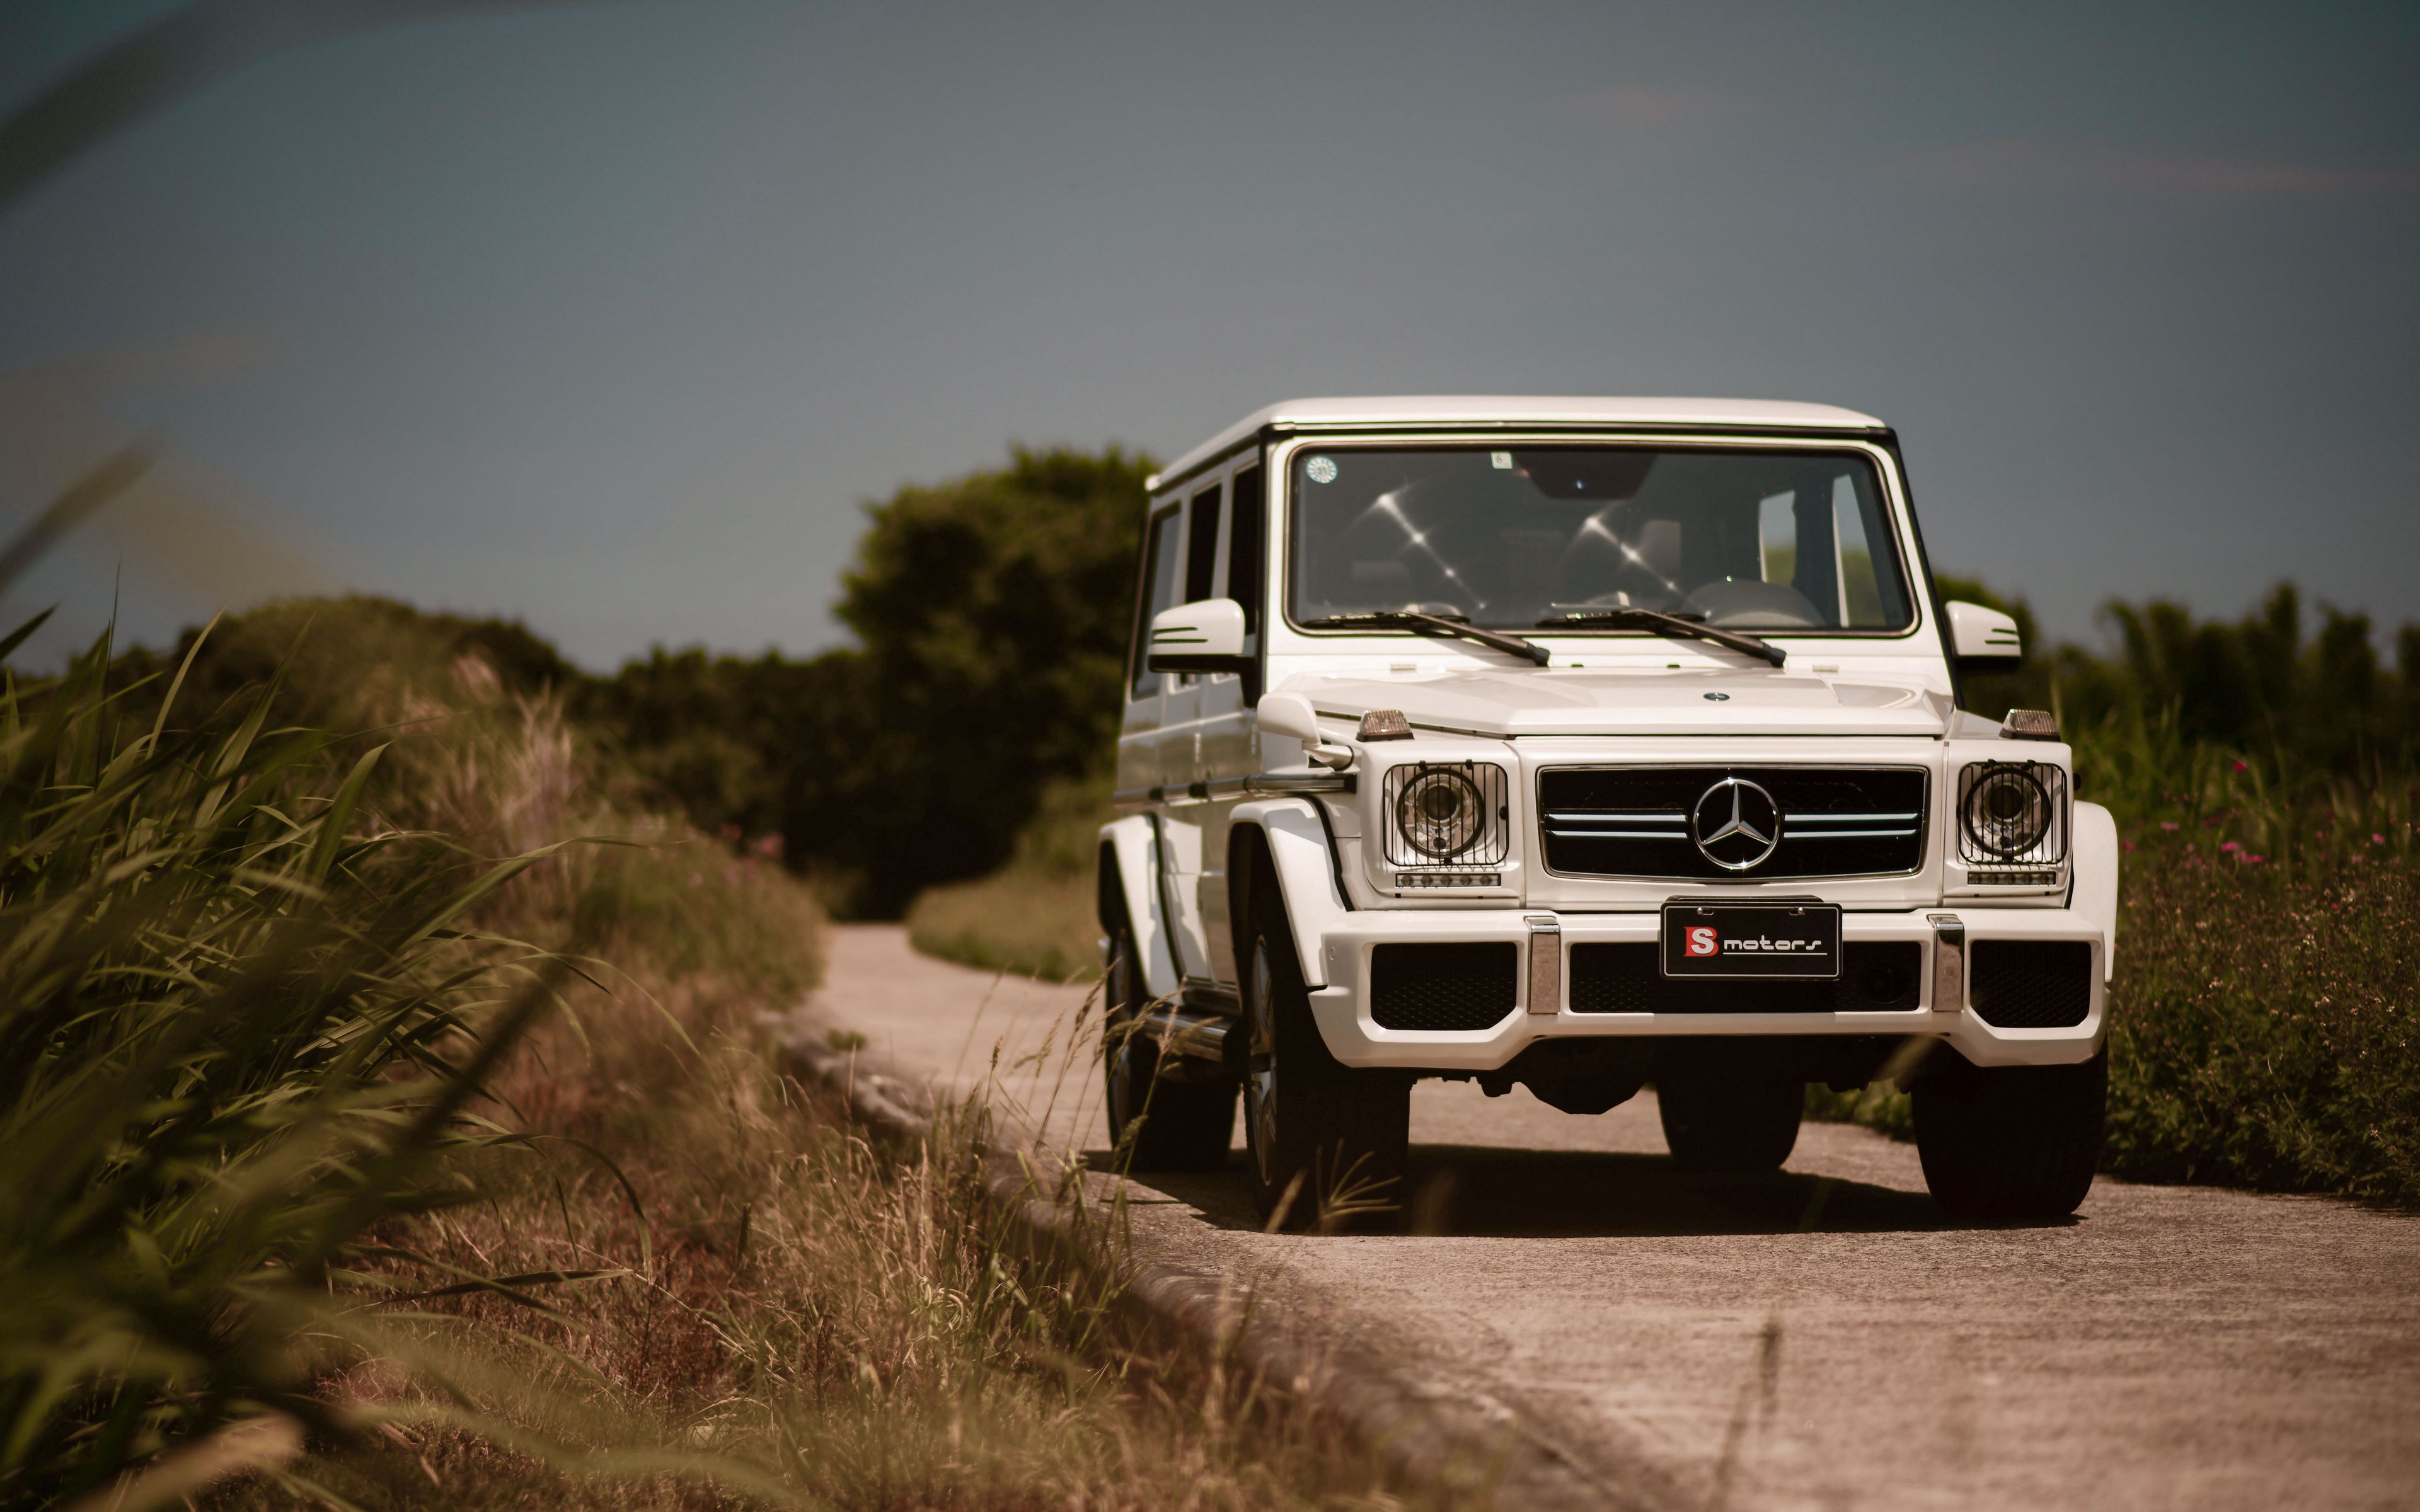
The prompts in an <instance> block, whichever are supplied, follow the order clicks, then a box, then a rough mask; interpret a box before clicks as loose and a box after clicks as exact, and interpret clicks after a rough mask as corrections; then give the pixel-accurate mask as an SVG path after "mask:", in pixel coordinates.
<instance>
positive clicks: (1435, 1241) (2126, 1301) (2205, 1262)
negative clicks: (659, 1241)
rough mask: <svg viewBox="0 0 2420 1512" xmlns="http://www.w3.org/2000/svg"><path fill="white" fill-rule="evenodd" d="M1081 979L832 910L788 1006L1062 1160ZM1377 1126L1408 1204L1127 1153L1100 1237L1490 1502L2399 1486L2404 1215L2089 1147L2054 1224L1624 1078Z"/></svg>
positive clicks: (1075, 1091)
mask: <svg viewBox="0 0 2420 1512" xmlns="http://www.w3.org/2000/svg"><path fill="white" fill-rule="evenodd" d="M1085 997H1086V993H1085V991H1084V989H1082V988H1071V987H1057V986H1049V985H1046V984H1041V983H1035V982H1032V981H1026V980H1019V979H1016V978H995V977H993V976H991V975H988V974H986V973H983V972H977V971H970V970H968V969H966V968H964V967H960V966H955V965H951V964H945V963H941V962H938V961H933V960H929V959H926V958H924V957H921V956H918V955H916V954H914V953H913V952H912V951H911V950H910V949H908V946H907V937H906V933H905V931H904V930H901V929H899V928H896V927H892V926H876V925H861V926H844V927H841V928H837V929H835V930H834V931H833V932H832V939H831V959H830V970H829V974H828V980H827V985H826V987H825V989H824V991H823V992H822V993H821V994H820V995H818V997H817V999H816V1001H815V1002H814V1004H813V1005H811V1007H810V1009H809V1010H808V1011H809V1012H810V1014H811V1015H812V1016H813V1017H814V1020H815V1021H817V1022H818V1023H820V1024H822V1025H825V1026H831V1027H839V1028H846V1029H853V1030H856V1031H858V1032H859V1033H861V1034H863V1035H865V1036H866V1038H867V1041H868V1044H867V1047H866V1049H865V1050H864V1051H863V1052H861V1055H862V1057H864V1060H865V1062H866V1065H867V1067H868V1070H869V1074H873V1073H876V1072H874V1068H876V1067H879V1068H880V1069H881V1072H887V1073H888V1074H890V1075H892V1076H895V1077H898V1078H900V1079H903V1080H907V1081H910V1082H923V1083H925V1084H927V1085H929V1086H932V1087H933V1088H936V1089H955V1090H966V1089H971V1088H975V1087H977V1086H980V1085H983V1084H985V1083H988V1084H989V1085H990V1088H991V1090H992V1095H993V1097H994V1098H995V1100H996V1101H998V1102H1001V1103H1007V1104H1009V1105H1012V1106H1014V1107H1016V1108H1017V1109H1019V1110H1020V1111H1021V1113H1022V1115H1023V1117H1024V1119H1025V1120H1026V1122H1027V1123H1028V1124H1029V1126H1030V1127H1032V1128H1034V1129H1036V1130H1039V1131H1041V1136H1042V1139H1043V1141H1044V1143H1046V1144H1047V1145H1049V1146H1052V1147H1055V1148H1056V1149H1062V1150H1067V1151H1075V1152H1091V1153H1092V1154H1093V1155H1094V1158H1095V1159H1097V1158H1098V1155H1099V1152H1100V1151H1101V1150H1102V1148H1103V1146H1104V1144H1105V1142H1106V1141H1105V1131H1104V1129H1103V1125H1102V1122H1101V1115H1100V1095H1099V1088H1098V1082H1097V1073H1096V1071H1095V1068H1094V1064H1093V1062H1091V1061H1090V1060H1089V1059H1086V1060H1084V1061H1082V1062H1081V1063H1075V1064H1071V1063H1070V1061H1069V1058H1068V1057H1067V1055H1066V1054H1065V1047H1066V1045H1067V1043H1068V1040H1069V1035H1070V1033H1071V1031H1072V1029H1073V1027H1074V1025H1075V1020H1076V1017H1077V1015H1078V1011H1079V1008H1080V1007H1081V1005H1083V1003H1084V1000H1085ZM1412 1139H1413V1144H1414V1160H1413V1194H1412V1199H1411V1201H1412V1214H1411V1218H1412V1221H1411V1223H1410V1225H1409V1228H1410V1230H1411V1231H1409V1232H1406V1233H1404V1234H1400V1235H1385V1236H1371V1235H1360V1236H1345V1237H1320V1236H1299V1235H1266V1234H1263V1233H1261V1232H1259V1231H1258V1228H1257V1226H1256V1225H1255V1224H1254V1222H1253V1220H1252V1214H1251V1211H1250V1208H1249V1203H1248V1201H1247V1200H1246V1198H1245V1196H1244V1191H1243V1186H1242V1182H1241V1180H1240V1177H1239V1176H1237V1175H1235V1174H1233V1173H1229V1174H1223V1175H1210V1176H1189V1177H1153V1178H1139V1179H1135V1180H1131V1181H1129V1182H1128V1184H1127V1191H1126V1195H1127V1197H1128V1201H1129V1202H1130V1204H1131V1205H1132V1208H1131V1211H1132V1212H1133V1214H1134V1231H1135V1239H1136V1243H1137V1251H1138V1256H1139V1257H1140V1258H1142V1259H1144V1260H1145V1261H1147V1262H1158V1263H1159V1264H1161V1265H1162V1266H1163V1267H1164V1269H1165V1272H1166V1274H1167V1275H1169V1276H1172V1277H1178V1278H1185V1277H1190V1278H1192V1281H1193V1284H1194V1286H1195V1288H1196V1289H1204V1288H1207V1289H1212V1290H1216V1291H1218V1292H1219V1293H1220V1294H1222V1295H1224V1296H1225V1297H1227V1298H1228V1299H1230V1301H1231V1303H1232V1300H1233V1299H1234V1298H1237V1297H1241V1296H1245V1295H1249V1296H1250V1297H1251V1298H1252V1299H1253V1305H1254V1307H1255V1308H1256V1309H1257V1310H1258V1312H1259V1313H1260V1314H1262V1315H1264V1316H1267V1317H1272V1318H1277V1319H1282V1320H1283V1323H1284V1325H1285V1327H1286V1328H1287V1329H1288V1330H1290V1331H1291V1333H1292V1334H1293V1335H1294V1336H1295V1337H1297V1338H1298V1339H1300V1340H1302V1341H1303V1343H1304V1346H1305V1348H1306V1349H1307V1350H1311V1351H1312V1352H1314V1353H1316V1354H1318V1355H1319V1356H1320V1357H1321V1358H1323V1359H1324V1360H1326V1362H1328V1365H1329V1367H1330V1368H1332V1369H1333V1370H1334V1371H1335V1372H1336V1373H1337V1374H1338V1375H1339V1376H1340V1377H1350V1376H1353V1375H1355V1374H1357V1373H1358V1374H1363V1375H1380V1374H1383V1375H1384V1376H1385V1377H1387V1378H1388V1390H1389V1392H1391V1393H1392V1396H1393V1399H1395V1400H1397V1401H1420V1400H1428V1401H1434V1402H1435V1403H1437V1404H1438V1405H1439V1408H1440V1410H1441V1411H1450V1412H1452V1413H1455V1414H1457V1415H1458V1416H1459V1417H1460V1418H1461V1419H1462V1420H1464V1421H1469V1420H1472V1419H1473V1418H1476V1419H1479V1420H1482V1421H1488V1422H1494V1423H1497V1424H1500V1425H1501V1427H1502V1429H1503V1435H1504V1438H1503V1443H1504V1444H1505V1446H1506V1460H1507V1463H1508V1465H1510V1466H1511V1467H1512V1471H1513V1473H1512V1479H1511V1481H1510V1482H1508V1484H1507V1485H1506V1486H1505V1487H1504V1495H1503V1497H1502V1500H1503V1502H1504V1504H1507V1505H1543V1504H1569V1505H1601V1504H1630V1505H1639V1506H1691V1507H1703V1506H1712V1505H1722V1506H1730V1507H1774V1508H1796V1507H1810V1508H1831V1507H1883V1508H1900V1507H1908V1508H1917V1507H1935V1506H1991V1507H2070V1506H2075V1505H2080V1504H2086V1503H2098V1504H2113V1505H2121V1506H2130V1507H2178V1508H2185V1507H2192V1508H2197V1509H2198V1508H2214V1507H2245V1508H2253V1507H2260V1508H2267V1507H2274V1506H2282V1505H2295V1506H2324V1507H2409V1506H2412V1505H2414V1504H2415V1503H2420V1491H2415V1488H2416V1487H2420V1217H2415V1216H2414V1215H2412V1214H2407V1213H2400V1212H2388V1211H2375V1210H2371V1209H2366V1208H2364V1207H2361V1206H2359V1205H2356V1204H2350V1203H2346V1202H2341V1201H2336V1200H2334V1199H2327V1198H2313V1197H2288V1196H2264V1195H2259V1194H2251V1193H2242V1192H2228V1191H2221V1190H2216V1189H2211V1188H2201V1187H2160V1186H2139V1185H2133V1184H2129V1183H2124V1182H2118V1181H2113V1180H2108V1179H2107V1178H2103V1179H2102V1180H2101V1181H2100V1182H2099V1183H2098V1184H2097V1185H2096V1186H2095V1187H2094V1189H2093V1193H2092V1196H2090V1198H2088V1199H2087V1200H2086V1204H2085V1206H2084V1209H2083V1211H2082V1212H2081V1214H2080V1215H2079V1216H2078V1217H2077V1218H2076V1219H2075V1220H2074V1221H2073V1222H2071V1223H2067V1224H2063V1225H2059V1226H2055V1227H2009V1228H1977V1227H1960V1226H1957V1225H1955V1224H1953V1223H1951V1222H1949V1221H1948V1220H1947V1219H1946V1217H1945V1216H1944V1215H1943V1214H1942V1213H1941V1212H1940V1211H1939V1210H1938V1209H1937V1208H1935V1207H1934V1206H1933V1204H1932V1202H1931V1199H1930V1198H1929V1197H1927V1196H1925V1195H1924V1183H1923V1180H1922V1177H1921V1175H1920V1173H1919V1171H1918V1169H1917V1165H1916V1153H1915V1150H1914V1149H1912V1148H1911V1147H1908V1146H1905V1145H1900V1144H1896V1143H1893V1142H1891V1141H1889V1140H1886V1139H1884V1138H1882V1137H1881V1136H1879V1135H1877V1134H1872V1133H1870V1132H1869V1131H1867V1130H1863V1129H1856V1128H1851V1127H1845V1126H1840V1125H1817V1124H1809V1125H1808V1126H1807V1129H1806V1131H1805V1133H1804V1134H1802V1135H1801V1138H1800V1140H1799V1144H1798V1149H1797V1151H1796V1153H1795V1154H1793V1156H1792V1159H1791V1161H1790V1165H1789V1167H1788V1169H1787V1170H1786V1171H1785V1172H1784V1173H1782V1174H1781V1175H1779V1176H1777V1177H1772V1178H1759V1179H1722V1178H1683V1177H1681V1176H1679V1175H1677V1174H1676V1173H1675V1172H1673V1170H1672V1169H1671V1167H1670V1165H1669V1163H1668V1161H1667V1160H1666V1159H1665V1156H1664V1147H1663V1137H1662V1134H1661V1131H1660V1130H1659V1128H1658V1126H1657V1123H1656V1117H1655V1108H1654V1103H1653V1100H1652V1094H1642V1095H1641V1096H1640V1097H1638V1098H1637V1099H1634V1100H1633V1101H1632V1102H1631V1103H1627V1104H1624V1105H1623V1106H1622V1107H1620V1108H1617V1109H1615V1110H1614V1111H1613V1112H1611V1113H1609V1114H1606V1115H1605V1116H1603V1117H1600V1118H1593V1119H1590V1118H1574V1117H1571V1116H1568V1115H1565V1114H1561V1113H1558V1112H1556V1111H1554V1110H1553V1109H1550V1108H1547V1107H1545V1106H1544V1104H1542V1103H1538V1102H1536V1101H1535V1100H1534V1099H1532V1098H1531V1097H1529V1095H1528V1092H1526V1091H1525V1090H1519V1089H1516V1090H1514V1091H1513V1092H1512V1094H1511V1095H1509V1096H1507V1097H1503V1098H1497V1099H1490V1098H1487V1097H1485V1096H1484V1095H1483V1094H1481V1092H1480V1091H1479V1090H1478V1088H1476V1087H1474V1086H1471V1085H1469V1084H1466V1083H1436V1082H1424V1083H1422V1084H1420V1086H1419V1088H1418V1089H1417V1090H1416V1092H1415V1093H1414V1099H1413V1112H1412ZM1239 1145H1240V1141H1239ZM1236 1158H1238V1159H1240V1149H1239V1150H1238V1154H1237V1157H1236ZM1108 1181H1109V1178H1107V1177H1103V1178H1100V1179H1099V1180H1098V1181H1097V1182H1096V1186H1097V1187H1098V1188H1099V1189H1100V1190H1101V1191H1102V1192H1103V1193H1106V1191H1107V1183H1108ZM1417 1415H1418V1414H1417V1413H1411V1414H1407V1417H1406V1420H1405V1422H1404V1430H1403V1431H1404V1433H1405V1434H1407V1435H1418V1434H1419V1433H1420V1432H1421V1426H1420V1424H1419V1422H1417V1421H1414V1420H1413V1419H1414V1418H1416V1417H1417Z"/></svg>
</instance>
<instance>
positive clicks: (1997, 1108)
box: [1913, 1050, 2109, 1220]
mask: <svg viewBox="0 0 2420 1512" xmlns="http://www.w3.org/2000/svg"><path fill="white" fill-rule="evenodd" d="M1913 1099H1914V1102H1915V1103H1916V1109H1915V1112H1916V1154H1917V1155H1918V1156H1919V1157H1921V1158H1922V1160H1923V1162H1924V1184H1925V1185H1926V1186H1928V1187H1930V1188H1931V1191H1932V1196H1933V1199H1934V1200H1935V1201H1937V1202H1939V1203H1940V1204H1941V1205H1942V1206H1943V1207H1945V1208H1947V1209H1948V1210H1949V1211H1951V1212H1954V1213H1957V1214H1958V1215H1959V1216H1961V1217H1963V1218H1981V1219H1999V1220H2007V1219H2034V1220H2043V1219H2053V1218H2064V1217H2066V1216H2067V1215H2068V1214H2069V1213H2071V1212H2073V1211H2075V1210H2076V1209H2077V1208H2078V1207H2079V1206H2081V1205H2082V1203H2083V1201H2084V1196H2085V1194H2086V1193H2087V1192H2089V1191H2091V1190H2092V1174H2093V1172H2094V1170H2095V1169H2096V1168H2097V1167H2098V1166H2099V1165H2100V1163H2101V1138H2102V1122H2103V1119H2105V1117H2106V1115H2107V1111H2108V1103H2109V1053H2108V1052H2107V1051H2106V1050H2103V1051H2102V1052H2101V1053H2100V1054H2099V1055H2096V1056H2094V1057H2092V1058H2091V1059H2090V1060H2087V1061H2085V1062H2084V1063H2083V1064H2082V1065H2076V1066H2009V1067H1993V1068H1991V1069H1989V1070H1986V1069H1982V1068H1978V1067H1975V1066H1971V1065H1968V1064H1967V1063H1966V1062H1965V1061H1964V1060H1963V1059H1958V1058H1955V1057H1953V1063H1952V1064H1950V1065H1948V1066H1947V1067H1945V1068H1943V1069H1941V1070H1938V1071H1935V1072H1932V1073H1931V1074H1930V1075H1927V1076H1926V1077H1925V1078H1924V1079H1923V1080H1922V1081H1919V1082H1918V1083H1916V1089H1915V1091H1914V1093H1913Z"/></svg>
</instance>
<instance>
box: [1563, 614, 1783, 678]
mask: <svg viewBox="0 0 2420 1512" xmlns="http://www.w3.org/2000/svg"><path fill="white" fill-rule="evenodd" d="M1598 625H1629V626H1635V627H1637V628H1638V629H1641V630H1652V631H1654V632H1655V633H1656V634H1658V635H1672V636H1684V637H1687V638H1689V639H1691V640H1711V641H1713V642H1714V644H1716V645H1718V646H1729V647H1730V648H1731V649H1732V650H1733V651H1744V652H1746V653H1747V654H1748V655H1749V656H1761V657H1762V658H1763V659H1764V660H1766V661H1769V662H1771V663H1773V665H1775V666H1776V667H1778V666H1780V665H1781V663H1782V661H1783V659H1784V658H1785V657H1786V656H1788V655H1789V653H1787V652H1785V651H1783V650H1782V649H1781V648H1780V647H1779V646H1776V645H1775V644H1774V643H1773V642H1772V641H1770V640H1761V639H1759V638H1758V637H1756V636H1752V635H1749V634H1748V633H1747V632H1745V630H1724V629H1718V628H1716V627H1715V626H1714V625H1706V624H1703V623H1701V622H1699V621H1697V620H1687V619H1683V618H1682V617H1681V616H1680V615H1678V614H1667V613H1665V612H1664V611H1663V610H1662V609H1581V610H1579V611H1578V612H1576V613H1572V614H1558V615H1556V616H1554V617H1553V618H1552V619H1544V620H1540V621H1539V622H1538V628H1539V629H1541V630H1548V629H1572V630H1585V629H1591V628H1594V627H1596V626H1598Z"/></svg>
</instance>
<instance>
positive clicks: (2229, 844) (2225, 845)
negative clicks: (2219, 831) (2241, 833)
mask: <svg viewBox="0 0 2420 1512" xmlns="http://www.w3.org/2000/svg"><path fill="white" fill-rule="evenodd" d="M2218 848H2219V849H2220V850H2222V851H2240V850H2242V849H2243V847H2242V846H2241V845H2238V844H2237V843H2235V841H2231V840H2230V841H2222V842H2221V843H2220V845H2219V847H2218Z"/></svg>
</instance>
